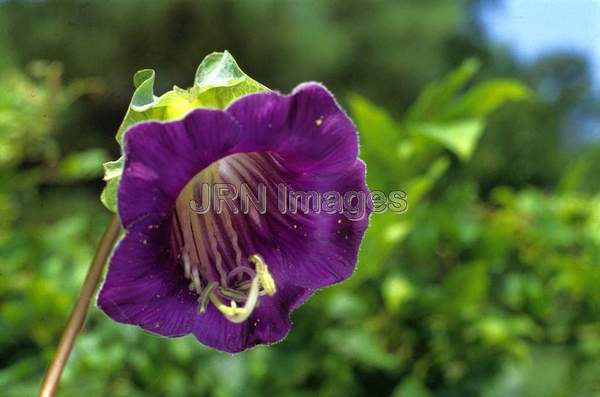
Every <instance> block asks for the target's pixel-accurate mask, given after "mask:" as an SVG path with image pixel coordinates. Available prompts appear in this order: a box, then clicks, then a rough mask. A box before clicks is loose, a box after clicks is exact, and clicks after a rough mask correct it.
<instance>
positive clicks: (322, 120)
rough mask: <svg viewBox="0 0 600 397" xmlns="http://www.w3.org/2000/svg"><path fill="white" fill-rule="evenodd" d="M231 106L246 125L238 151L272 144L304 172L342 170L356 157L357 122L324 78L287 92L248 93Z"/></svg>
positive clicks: (243, 124) (242, 126)
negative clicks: (352, 118) (355, 123)
mask: <svg viewBox="0 0 600 397" xmlns="http://www.w3.org/2000/svg"><path fill="white" fill-rule="evenodd" d="M227 112H228V113H229V114H231V115H232V116H233V117H234V118H235V119H236V120H237V121H238V122H239V124H240V126H241V128H242V136H241V142H240V147H239V148H238V150H239V151H245V152H247V151H264V150H269V151H272V152H275V153H277V154H278V155H280V156H282V157H284V158H285V159H286V164H287V165H290V166H292V165H293V166H294V167H295V168H296V169H299V170H300V169H301V170H302V171H305V172H310V171H312V170H319V171H320V172H322V173H326V172H327V173H334V172H339V171H341V170H344V169H345V168H347V167H349V166H352V165H353V164H354V162H355V161H356V157H357V155H358V141H357V135H356V128H355V127H354V124H353V123H352V121H351V120H350V119H349V118H348V116H347V115H346V114H345V113H344V111H343V110H342V109H341V108H340V107H339V106H338V104H337V103H336V101H335V99H334V98H333V95H331V93H330V92H329V91H327V89H326V88H325V87H323V86H322V85H320V84H317V83H305V84H302V85H299V86H298V87H296V89H295V90H294V92H293V93H292V94H291V95H289V96H283V95H280V94H277V93H274V92H270V93H260V94H253V95H249V96H246V97H243V98H241V99H238V100H237V101H235V102H234V103H232V104H231V105H230V106H229V108H228V109H227Z"/></svg>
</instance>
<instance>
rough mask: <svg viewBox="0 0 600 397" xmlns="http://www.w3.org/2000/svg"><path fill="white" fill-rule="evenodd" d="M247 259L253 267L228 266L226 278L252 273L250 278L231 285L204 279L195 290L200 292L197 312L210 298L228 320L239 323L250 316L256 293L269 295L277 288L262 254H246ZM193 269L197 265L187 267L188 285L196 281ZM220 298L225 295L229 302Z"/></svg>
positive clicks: (257, 294) (255, 300) (205, 305)
mask: <svg viewBox="0 0 600 397" xmlns="http://www.w3.org/2000/svg"><path fill="white" fill-rule="evenodd" d="M185 259H187V257H186V256H184V262H185ZM248 261H249V262H251V263H253V264H254V266H255V270H253V269H252V268H250V267H246V268H241V267H238V268H236V269H234V270H232V271H231V272H230V274H229V275H228V277H227V278H232V277H235V276H237V275H240V274H243V273H246V274H247V275H250V276H251V277H252V279H251V280H247V281H243V282H241V283H238V284H237V286H236V287H235V288H232V287H228V286H227V285H220V284H219V283H218V282H217V281H213V282H210V283H208V285H206V287H205V288H203V289H202V290H201V291H200V290H199V289H198V288H196V292H198V293H199V294H200V296H199V298H198V303H199V304H200V306H199V308H198V311H199V312H200V313H204V312H205V311H206V307H207V305H208V302H209V301H210V302H211V303H212V304H213V305H215V308H217V310H219V311H220V312H221V313H222V314H223V315H224V316H225V318H227V319H228V320H229V321H231V322H233V323H241V322H243V321H245V320H246V319H248V317H250V315H251V314H252V312H253V311H254V308H255V307H256V305H257V304H258V298H259V296H261V295H265V294H266V295H270V296H272V295H274V294H275V292H277V288H276V286H275V280H274V279H273V277H272V276H271V273H270V272H269V268H268V267H267V264H266V263H265V260H264V259H263V257H262V256H260V255H258V254H254V255H251V256H250V257H249V258H248ZM194 271H197V268H192V269H191V278H192V285H194V286H197V285H199V283H198V282H195V281H194V280H193V278H194ZM221 298H224V299H228V300H229V304H226V303H224V302H223V301H222V300H221ZM238 302H244V305H243V306H242V307H239V306H238Z"/></svg>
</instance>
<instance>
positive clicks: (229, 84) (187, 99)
mask: <svg viewBox="0 0 600 397" xmlns="http://www.w3.org/2000/svg"><path fill="white" fill-rule="evenodd" d="M155 79H156V73H155V72H154V70H151V69H143V70H140V71H138V72H137V73H136V74H135V75H134V77H133V84H134V87H135V91H134V93H133V96H132V97H131V103H130V105H129V108H128V109H127V112H126V113H125V117H124V118H123V122H122V123H121V125H120V126H119V129H118V130H117V136H116V139H117V142H119V144H120V145H121V146H122V145H123V137H124V136H125V133H126V132H127V129H128V128H129V127H131V126H132V125H134V124H136V123H139V122H142V121H148V120H156V121H167V120H176V119H180V118H182V117H184V116H185V115H186V114H187V113H189V112H190V111H192V110H194V109H197V108H214V109H223V108H225V107H226V106H227V105H229V103H231V102H232V101H234V100H235V99H237V98H239V97H241V96H244V95H248V94H253V93H256V92H261V91H266V90H268V88H267V87H265V86H264V85H262V84H260V83H259V82H257V81H255V80H253V79H251V78H250V77H248V76H247V75H246V74H245V73H244V72H243V71H242V70H241V69H240V67H239V66H238V64H237V63H236V62H235V59H233V57H232V56H231V54H230V53H229V52H227V51H224V52H214V53H212V54H210V55H208V56H206V58H204V60H203V61H202V63H200V66H198V69H197V70H196V76H195V78H194V84H193V86H192V87H191V88H189V89H183V88H179V87H177V86H174V87H173V89H172V90H171V91H168V92H166V93H164V94H163V95H161V96H156V95H155V94H154V82H155ZM122 171H123V158H122V157H121V158H119V159H118V160H116V161H111V162H108V163H106V164H104V180H105V181H106V187H105V188H104V190H103V191H102V195H101V197H100V199H101V201H102V203H103V204H104V205H105V206H106V208H108V209H109V210H111V211H113V212H116V209H117V188H118V184H119V180H120V178H121V173H122Z"/></svg>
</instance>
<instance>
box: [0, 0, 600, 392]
mask: <svg viewBox="0 0 600 397" xmlns="http://www.w3.org/2000/svg"><path fill="white" fill-rule="evenodd" d="M140 10H143V11H144V17H143V18H140ZM466 19H467V16H466V12H465V6H464V3H463V2H438V1H422V2H403V1H387V0H382V1H377V2H364V1H360V0H348V1H346V0H344V1H331V2H322V1H312V0H309V1H306V2H297V1H281V2H276V3H274V2H271V1H260V0H259V1H254V2H211V1H205V2H190V1H162V0H161V1H158V0H157V1H152V2H144V3H143V4H142V2H140V1H137V0H132V1H127V2H123V1H106V2H97V3H89V4H88V3H85V4H84V3H78V2H71V1H66V2H63V3H60V4H59V2H52V1H50V2H4V3H2V4H0V26H2V27H3V29H2V32H3V33H4V32H7V33H8V34H7V35H6V37H4V36H3V35H0V258H1V261H2V263H1V265H2V266H1V269H0V275H1V276H2V277H0V390H1V391H0V394H1V395H2V396H4V395H6V396H9V397H10V396H18V397H21V396H28V395H35V394H36V392H37V388H38V386H39V384H40V381H41V378H42V376H43V372H44V369H45V366H46V365H47V363H48V362H49V360H50V358H51V355H52V353H53V351H54V349H55V346H56V344H57V342H58V338H59V336H60V333H61V330H62V327H63V326H64V323H65V321H66V319H67V316H68V313H69V310H70V309H71V307H72V304H73V302H74V300H75V299H76V296H77V293H78V289H79V287H80V285H81V282H82V280H83V277H84V274H85V271H86V269H87V266H88V264H89V260H90V258H91V257H92V256H93V253H94V252H93V251H94V248H95V243H96V242H97V240H98V238H99V235H100V233H101V231H102V229H103V225H105V224H106V222H107V220H108V214H107V213H106V211H104V209H103V208H102V206H101V205H100V204H99V203H98V201H97V192H98V191H99V190H100V188H101V186H100V184H99V183H97V182H95V179H97V176H98V170H100V168H101V167H100V165H101V163H102V162H103V161H105V160H106V158H107V157H108V155H107V154H105V152H108V151H110V150H113V149H114V148H115V147H116V145H114V141H112V140H111V139H110V138H109V137H110V136H111V134H112V133H113V132H114V131H115V130H117V127H118V126H119V123H120V122H122V120H123V110H124V109H129V108H128V101H129V100H130V98H131V96H130V92H129V91H130V88H129V85H128V84H126V83H124V82H125V81H126V80H128V79H129V77H130V75H131V74H132V72H133V71H135V70H139V69H140V68H141V67H144V65H155V66H156V69H157V70H159V71H160V76H163V77H161V79H156V80H155V79H154V74H153V72H151V71H147V70H146V71H142V72H141V73H140V74H137V75H136V78H135V79H134V86H135V87H136V90H135V92H134V97H135V98H132V100H131V105H132V109H133V108H135V109H137V110H131V109H129V110H128V112H129V116H131V117H133V118H135V117H140V116H142V115H146V116H148V114H149V113H152V111H157V112H159V114H158V116H157V117H156V118H157V119H161V118H163V117H165V118H169V117H170V118H175V117H181V116H182V115H183V114H184V113H185V112H186V111H187V110H189V106H192V104H191V103H192V102H193V96H187V95H188V94H185V92H186V91H184V90H182V89H179V88H174V89H173V90H171V91H169V92H171V93H172V94H163V95H161V96H156V95H155V90H156V91H161V92H164V91H165V90H169V89H170V87H166V86H165V85H164V83H161V80H164V81H173V82H179V81H187V80H188V79H187V77H186V76H189V75H191V73H193V70H192V69H187V68H188V67H192V66H193V65H196V64H197V62H198V61H199V59H198V58H197V57H198V56H199V55H201V54H205V53H209V52H211V51H213V50H214V49H215V48H225V47H227V48H230V49H232V50H233V52H234V53H235V54H236V57H238V59H239V60H241V59H243V63H242V64H243V65H245V67H247V68H248V70H252V73H251V74H252V75H253V76H258V79H259V80H260V81H265V82H268V83H269V84H268V85H269V86H272V87H277V88H279V89H281V90H282V91H284V92H285V91H288V90H289V88H291V87H292V86H293V85H295V84H296V83H297V82H299V81H302V80H309V79H314V78H318V79H319V80H323V81H324V82H325V83H326V84H327V85H328V86H330V88H332V89H333V91H334V92H336V93H337V94H338V98H339V99H340V100H341V102H342V103H343V104H345V105H347V106H346V107H347V109H348V110H349V113H350V114H351V116H352V117H353V119H354V120H355V122H356V123H357V126H358V129H359V131H360V139H361V156H362V157H363V158H364V159H365V160H366V162H367V166H368V175H367V177H368V184H369V186H370V188H371V189H372V190H383V191H389V190H398V189H402V190H404V191H405V192H406V193H407V194H408V211H407V212H406V213H403V214H392V213H384V214H377V215H373V217H372V225H371V227H370V229H369V231H368V234H367V237H366V239H365V241H364V244H363V248H362V252H361V256H360V261H359V265H358V268H357V271H356V272H355V274H354V275H353V277H352V278H351V279H350V280H348V281H347V282H345V283H343V284H340V285H336V286H334V287H332V288H329V289H326V290H324V291H321V292H319V293H318V294H317V295H316V296H315V297H313V298H312V299H311V300H310V301H309V302H308V303H307V304H306V305H304V306H303V307H302V308H300V309H299V310H298V311H297V312H295V314H294V315H293V321H294V327H293V329H292V332H291V333H290V335H289V336H288V338H287V339H286V340H284V341H283V342H282V343H279V344H277V345H275V346H271V347H260V348H256V349H254V350H252V351H250V352H246V353H244V354H241V355H236V356H230V355H226V354H221V353H217V352H214V351H211V350H209V349H207V348H205V347H202V346H201V345H200V344H198V343H197V342H196V341H195V340H194V338H193V337H185V338H180V339H173V340H170V339H163V338H159V337H156V336H153V335H150V334H147V333H144V332H142V331H140V330H139V329H136V328H134V327H128V326H123V325H120V324H116V323H114V322H112V321H110V320H109V319H107V318H106V316H105V315H103V314H102V313H101V312H100V311H99V310H98V309H97V308H95V307H92V308H90V315H89V318H88V321H87V323H86V325H85V328H84V331H83V333H82V334H81V335H80V337H79V339H78V341H77V344H76V345H75V349H74V351H73V353H72V356H71V359H70V361H69V363H68V365H67V368H66V371H65V374H64V376H63V380H62V383H61V386H60V389H59V393H58V395H60V396H81V395H107V396H117V397H118V396H127V397H130V396H134V397H135V396H148V395H150V396H155V395H156V396H163V395H168V396H188V395H215V396H270V395H283V396H313V395H320V396H339V395H348V396H359V395H368V396H390V395H391V396H394V397H396V396H403V397H404V396H408V397H430V396H442V397H454V396H456V397H458V396H461V397H463V396H465V397H469V396H486V397H495V396H502V397H505V396H507V397H511V396H527V397H536V396H543V397H553V396H583V397H586V396H596V395H598V393H599V392H600V384H599V383H598V379H600V360H599V359H598V357H600V325H599V324H600V316H599V314H598V313H600V311H599V310H598V309H599V307H600V293H599V292H598V288H597V286H598V283H599V282H600V272H599V270H598V269H599V268H598V264H599V263H600V228H599V225H600V222H598V220H599V219H600V196H599V192H600V190H599V186H598V182H597V181H598V178H597V174H598V170H599V169H600V168H599V164H600V162H598V151H597V148H596V149H595V148H590V150H589V151H588V152H587V153H586V154H585V155H583V156H577V157H574V158H573V159H572V161H571V162H570V165H569V167H568V168H567V169H565V170H564V172H563V170H562V169H561V164H563V163H562V162H561V161H560V158H559V157H560V156H558V155H559V154H563V155H564V153H565V151H564V148H563V146H562V145H561V144H560V140H558V138H557V137H558V135H557V131H558V128H559V126H563V125H565V123H564V120H565V117H566V116H565V115H566V114H567V110H568V109H571V108H572V106H573V104H575V103H578V102H581V101H583V99H584V94H585V92H586V91H585V89H584V88H582V86H586V84H587V83H586V80H585V79H584V78H581V74H578V73H576V74H575V75H576V76H575V77H572V78H573V80H574V81H575V83H572V84H571V83H569V82H568V81H564V80H565V79H566V80H568V79H569V78H571V77H570V76H573V73H574V72H573V69H572V68H573V65H574V64H573V62H571V61H569V60H568V59H557V60H554V61H553V62H545V63H542V64H540V65H536V66H535V68H534V69H532V71H531V73H523V71H522V70H521V71H520V70H519V69H517V68H516V66H515V65H514V64H513V63H512V62H511V60H510V59H504V60H502V62H500V66H498V65H497V64H496V65H495V66H494V62H498V61H497V60H494V59H493V58H492V57H491V55H490V54H489V53H486V52H485V50H483V49H481V48H479V46H480V45H481V43H479V42H478V40H472V39H470V38H469V37H465V34H467V33H462V31H463V30H464V29H462V28H461V29H460V31H459V27H461V26H464V25H463V22H465V20H466ZM92 27H93V28H92ZM465 31H466V30H465ZM5 42H8V43H9V44H10V45H11V46H12V47H13V48H14V49H17V50H18V51H13V52H11V51H8V50H7V49H6V48H4V46H3V44H5ZM474 42H475V44H474ZM149 43H152V45H150V44H149ZM481 52H483V55H484V56H483V57H481V59H485V63H484V64H483V65H480V64H479V62H477V61H475V60H473V59H469V60H467V61H466V62H464V63H462V66H460V67H459V68H458V69H456V70H455V71H454V72H452V73H450V74H449V75H448V76H447V77H445V78H440V76H441V75H442V74H443V73H442V72H443V71H444V70H448V69H449V66H450V65H457V64H459V63H460V60H461V59H463V58H467V55H468V56H471V55H472V54H474V53H475V54H477V53H481ZM39 58H48V59H60V60H61V62H63V63H64V64H65V65H66V67H65V69H66V70H67V72H68V75H67V76H66V78H63V77H62V75H61V67H60V66H59V64H57V63H48V62H34V63H33V64H31V66H28V67H27V68H25V67H24V66H22V65H24V64H26V63H28V62H29V61H30V60H32V59H39ZM99 59H101V60H102V62H99V61H98V60H99ZM226 59H227V58H226V57H225V56H223V57H222V58H220V60H226ZM220 60H219V58H215V57H214V55H213V56H212V57H209V58H207V60H206V61H205V62H207V63H206V64H205V66H206V68H205V69H204V70H206V72H203V73H198V74H197V76H196V80H198V79H199V81H200V85H202V84H205V83H206V84H208V83H207V82H209V81H213V82H214V84H215V85H216V86H219V85H222V86H223V89H225V90H228V89H230V86H228V83H227V81H229V78H225V79H224V78H223V77H222V76H223V74H224V75H225V76H231V79H230V81H232V82H233V83H235V82H236V81H237V79H238V78H241V76H242V75H240V74H239V73H241V72H237V71H236V69H233V67H234V66H233V63H231V62H229V61H228V62H225V63H224V64H223V65H221V61H220ZM107 65H109V67H107ZM480 66H481V71H480V72H479V73H478V70H479V69H480ZM219 70H221V71H222V72H216V71H219ZM222 73H223V74H222ZM93 75H99V76H102V79H103V81H105V85H104V86H103V87H101V86H100V85H99V84H98V82H97V81H96V80H90V79H83V80H82V79H77V77H78V76H93ZM515 75H517V76H519V79H518V80H514V79H512V78H510V76H515ZM497 76H508V77H503V78H501V79H498V78H496V77H497ZM224 80H225V81H224ZM432 80H436V82H434V83H432V84H430V85H428V86H427V87H426V88H425V89H423V90H422V91H421V94H418V92H419V91H420V90H421V89H422V87H423V86H424V85H425V83H426V82H428V81H432ZM63 81H66V82H67V83H63ZM521 81H526V82H527V86H528V87H532V89H535V90H536V95H533V94H532V93H531V92H530V89H528V88H525V87H526V86H525V84H523V83H522V82H521ZM250 84H251V85H252V83H250ZM547 84H550V86H551V87H555V88H556V91H553V92H555V93H556V96H557V99H548V98H547V97H544V96H543V95H542V96H541V97H540V95H537V94H539V93H540V89H539V87H542V88H543V87H547ZM588 85H589V84H588ZM100 88H103V89H104V90H105V91H104V92H105V94H104V95H102V96H99V95H92V96H86V97H85V98H83V99H82V100H79V101H75V100H76V99H77V98H78V97H80V96H81V95H82V94H84V93H94V94H97V93H99V91H100ZM254 88H256V90H259V87H254ZM219 89H221V88H219V87H213V88H211V89H208V90H207V91H204V92H203V93H200V94H201V95H204V96H203V101H205V102H203V104H204V105H209V104H211V103H212V104H213V105H212V106H215V107H222V106H224V105H225V103H224V102H217V101H216V100H215V99H216V98H217V97H222V92H220V93H218V95H214V96H210V94H209V93H210V92H217V91H218V90H219ZM250 89H251V90H252V89H253V88H250ZM586 89H587V88H586ZM138 90H139V94H137V93H138ZM192 90H193V88H192ZM541 91H542V93H543V90H541ZM188 92H189V91H188ZM347 92H356V93H360V94H361V95H363V96H359V95H356V94H354V95H349V96H346V95H345V94H346V93H347ZM200 94H199V95H200ZM366 98H370V99H373V101H374V102H372V101H370V100H367V99H366ZM190 99H191V100H190ZM186 101H187V102H186ZM413 101H414V103H413V104H412V105H410V103H411V102H413ZM157 102H160V103H163V104H167V105H168V106H172V109H173V112H172V114H170V115H167V116H165V114H164V113H160V112H164V109H158V108H159V107H158V106H156V105H157ZM374 103H378V104H381V105H382V106H377V105H375V104H374ZM153 109H154V110H153ZM145 112H146V113H145ZM132 115H133V116H132ZM159 116H160V117H159ZM133 122H135V120H130V124H131V123H133ZM126 127H127V124H125V127H124V128H123V129H122V131H121V132H124V131H125V129H126ZM569 132H575V131H569ZM112 154H114V155H115V156H114V157H113V158H115V157H118V154H117V153H112ZM569 155H570V156H571V155H572V152H569ZM118 161H119V160H117V162H109V163H106V164H105V178H106V179H108V181H116V180H117V178H118V176H119V174H120V169H121V167H122V164H120V163H119V162H118ZM559 176H561V177H560V178H559ZM556 180H560V182H559V183H558V184H557V187H558V188H557V189H556V190H555V189H553V186H554V184H555V182H556ZM499 182H502V183H504V184H506V186H502V185H500V184H499ZM526 185H527V187H524V186H526ZM111 186H112V187H111ZM115 188H116V183H112V184H111V183H109V184H108V189H112V190H107V191H105V200H104V201H105V203H106V201H107V200H110V198H108V199H107V198H106V196H108V197H114V194H115V190H114V189H115ZM112 206H113V207H114V201H113V205H112Z"/></svg>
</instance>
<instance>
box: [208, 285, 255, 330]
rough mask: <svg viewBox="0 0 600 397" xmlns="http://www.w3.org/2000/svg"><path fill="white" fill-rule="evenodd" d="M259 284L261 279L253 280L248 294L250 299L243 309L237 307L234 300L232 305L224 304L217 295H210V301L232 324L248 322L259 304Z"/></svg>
mask: <svg viewBox="0 0 600 397" xmlns="http://www.w3.org/2000/svg"><path fill="white" fill-rule="evenodd" d="M258 284H259V278H258V277H255V278H254V279H253V280H252V286H251V287H250V292H249V293H248V299H247V300H246V303H245V304H244V306H243V307H237V303H236V302H235V301H234V300H232V301H231V303H230V305H226V304H225V303H223V302H222V301H221V300H220V299H219V297H218V296H217V295H216V294H215V293H211V294H210V295H209V299H210V301H211V302H212V304H213V305H215V307H216V308H217V309H218V310H219V311H220V312H221V313H223V315H224V316H225V318H227V320H229V321H231V322H232V323H241V322H244V321H246V319H248V317H250V314H252V311H253V310H254V308H255V307H256V303H257V302H258V287H259V286H258Z"/></svg>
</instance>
